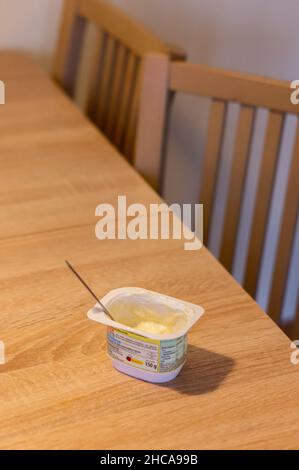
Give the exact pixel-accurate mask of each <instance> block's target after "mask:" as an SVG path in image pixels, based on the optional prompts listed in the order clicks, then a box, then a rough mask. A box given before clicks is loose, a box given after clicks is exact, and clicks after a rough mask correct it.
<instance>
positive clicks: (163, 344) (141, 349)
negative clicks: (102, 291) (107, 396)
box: [88, 287, 204, 382]
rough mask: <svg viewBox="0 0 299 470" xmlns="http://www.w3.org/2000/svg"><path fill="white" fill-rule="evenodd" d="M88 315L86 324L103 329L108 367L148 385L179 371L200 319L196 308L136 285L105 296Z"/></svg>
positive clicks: (170, 378)
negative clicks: (91, 322)
mask: <svg viewBox="0 0 299 470" xmlns="http://www.w3.org/2000/svg"><path fill="white" fill-rule="evenodd" d="M101 302H102V303H103V304H104V305H105V306H106V307H107V308H108V310H109V312H110V313H111V315H112V317H113V320H111V319H110V318H109V317H108V316H107V315H106V314H105V313H104V311H103V310H102V309H101V307H100V306H99V304H97V305H96V306H95V307H94V308H93V309H92V310H90V311H89V312H88V317H89V318H90V319H91V320H94V321H96V322H99V323H102V324H104V325H106V326H107V352H108V355H109V357H110V358H111V360H112V363H113V366H114V367H115V368H116V369H117V370H119V371H120V372H123V373H125V374H128V375H131V376H133V377H136V378H138V379H142V380H146V381H149V382H167V381H169V380H172V379H173V378H175V377H176V376H177V375H178V373H179V372H180V370H181V369H182V367H183V365H184V363H185V359H186V354H187V333H188V330H189V329H190V328H191V326H192V325H193V324H194V323H195V322H196V321H197V320H198V319H199V318H200V317H201V316H202V315H203V313H204V310H203V309H202V307H200V306H198V305H194V304H191V303H188V302H184V301H182V300H179V299H175V298H173V297H169V296H166V295H163V294H159V293H157V292H152V291H148V290H145V289H141V288H138V287H126V288H121V289H115V290H113V291H111V292H109V293H108V294H107V295H106V296H105V297H103V299H101Z"/></svg>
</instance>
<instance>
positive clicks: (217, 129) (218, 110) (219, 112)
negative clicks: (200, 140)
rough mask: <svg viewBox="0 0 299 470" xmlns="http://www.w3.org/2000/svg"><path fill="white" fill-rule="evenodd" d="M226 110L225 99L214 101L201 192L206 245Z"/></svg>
mask: <svg viewBox="0 0 299 470" xmlns="http://www.w3.org/2000/svg"><path fill="white" fill-rule="evenodd" d="M226 111H227V103H226V102H225V101H221V100H218V99H214V100H213V101H212V105H211V111H210V120H209V130H208V137H207V144H206V150H205V155H204V160H203V171H202V183H201V184H202V188H201V192H200V203H201V204H203V214H204V216H203V239H204V243H205V244H206V245H207V243H208V236H209V230H210V224H211V218H212V206H213V196H214V193H215V187H216V179H217V173H218V166H219V161H220V153H221V145H222V140H223V132H224V123H225V116H226Z"/></svg>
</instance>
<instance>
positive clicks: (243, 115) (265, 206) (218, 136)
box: [136, 54, 299, 339]
mask: <svg viewBox="0 0 299 470" xmlns="http://www.w3.org/2000/svg"><path fill="white" fill-rule="evenodd" d="M177 92H183V93H189V94H190V93H191V94H195V95H199V96H203V97H208V98H210V99H211V108H210V118H209V128H208V135H207V141H206V148H205V155H204V160H203V171H202V175H201V180H202V184H201V193H200V198H199V199H200V202H201V203H203V204H204V227H203V233H204V242H205V243H207V242H208V239H209V235H210V228H211V219H212V213H213V201H214V194H215V188H216V182H217V178H218V176H219V163H220V158H221V148H222V144H223V135H224V128H225V118H226V111H227V106H228V103H230V102H237V103H239V104H240V111H239V116H238V123H237V128H236V134H235V142H234V150H233V160H232V167H231V173H230V181H229V193H228V197H227V201H226V213H225V219H224V228H223V233H222V239H221V249H220V260H221V262H222V263H223V265H224V266H225V267H226V268H227V269H228V270H229V271H231V270H232V265H233V260H234V254H235V248H236V241H237V233H238V227H239V222H240V216H241V207H242V197H243V193H244V187H245V181H246V169H247V164H248V161H249V154H250V145H251V142H252V135H253V125H254V121H255V113H256V110H257V109H258V108H260V107H262V108H267V109H268V110H269V115H268V121H267V127H266V133H265V138H264V144H263V153H262V158H261V166H260V171H259V176H258V184H257V191H256V194H255V203H254V213H253V223H252V226H251V228H250V239H249V248H248V256H247V263H246V269H245V280H244V287H245V289H246V290H247V291H248V292H249V293H250V294H251V295H252V296H253V297H255V296H256V291H257V285H258V279H259V273H260V268H261V260H262V255H263V251H264V243H265V234H266V229H267V225H268V219H269V212H270V204H271V199H272V192H273V187H274V180H275V176H276V170H277V162H278V155H279V150H280V143H281V138H282V134H283V129H284V120H285V116H286V115H287V114H289V113H291V114H295V115H297V116H298V114H299V105H298V106H295V105H293V104H292V103H291V101H290V93H291V89H290V84H289V83H288V82H284V81H278V80H272V79H269V78H261V77H257V76H252V75H247V74H242V73H236V72H229V71H225V70H221V69H216V68H211V67H207V66H202V65H196V64H191V63H187V62H185V63H180V62H177V61H174V62H170V61H169V60H168V58H167V57H166V56H164V55H163V54H155V55H151V56H149V57H148V58H147V59H146V63H145V66H144V82H143V86H142V92H141V101H140V115H139V124H138V135H137V143H136V166H137V168H138V169H139V171H141V173H142V172H143V173H144V174H146V175H148V174H149V175H150V178H151V179H152V180H155V181H156V183H157V184H158V181H159V178H160V174H161V162H162V157H161V156H162V153H163V145H164V142H165V140H164V137H165V136H164V131H165V129H166V125H167V117H168V102H169V97H171V96H172V95H173V94H174V93H177ZM297 120H298V117H297ZM297 125H298V122H297ZM298 203H299V127H297V130H296V138H295V142H294V148H293V154H292V161H291V168H290V171H289V175H288V183H287V192H286V196H285V200H284V210H283V216H282V221H281V226H280V234H279V241H278V245H277V246H278V248H277V252H276V259H275V266H274V271H273V278H272V287H271V293H270V300H269V308H268V311H269V314H270V315H271V316H272V318H273V319H274V320H275V321H276V322H279V319H280V315H281V311H282V303H283V299H284V293H285V287H286V282H287V276H288V270H289V265H290V259H291V253H292V247H293V243H294V236H295V229H296V220H297V215H298ZM296 335H297V339H299V301H298V312H297V319H296V322H295V323H294V325H293V330H292V332H291V336H293V337H294V338H295V337H296Z"/></svg>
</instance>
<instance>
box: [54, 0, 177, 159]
mask: <svg viewBox="0 0 299 470" xmlns="http://www.w3.org/2000/svg"><path fill="white" fill-rule="evenodd" d="M91 33H92V34H91ZM149 52H162V53H165V54H167V55H169V57H171V58H176V59H180V58H183V57H184V54H183V53H182V52H181V51H179V50H178V49H176V48H174V47H172V46H169V45H167V44H165V43H164V42H163V41H162V40H160V39H159V38H158V37H156V36H155V35H154V34H152V33H151V32H149V31H148V30H147V29H146V28H145V27H144V26H142V25H141V24H139V23H138V22H137V21H135V20H133V19H132V18H130V17H129V16H127V15H126V14H125V13H124V12H123V11H122V10H120V9H118V8H117V7H115V6H113V5H111V4H109V3H106V2H103V1H101V0H65V5H64V13H63V17H62V22H61V28H60V34H59V39H58V44H57V49H56V55H55V59H54V69H53V76H54V78H55V79H56V81H57V82H58V83H60V84H61V85H62V87H63V88H64V89H65V91H66V92H67V93H68V94H69V95H70V96H72V97H74V99H75V100H76V101H77V102H78V103H79V104H80V106H81V107H82V109H83V110H84V112H86V113H87V114H88V115H89V116H90V117H91V119H92V120H93V121H94V122H95V123H96V124H97V125H98V127H99V128H100V129H101V131H103V132H104V134H105V135H106V136H107V137H108V138H109V139H110V140H111V142H112V143H113V144H114V145H115V146H116V147H117V148H118V149H119V150H120V151H121V152H122V153H123V154H124V155H125V156H126V158H127V159H128V160H129V161H131V162H133V160H134V147H135V136H136V125H137V111H138V107H139V106H138V100H139V94H140V82H141V79H140V77H141V72H142V63H143V59H144V57H145V56H146V54H148V53H149Z"/></svg>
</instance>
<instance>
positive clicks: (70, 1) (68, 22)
mask: <svg viewBox="0 0 299 470" xmlns="http://www.w3.org/2000/svg"><path fill="white" fill-rule="evenodd" d="M79 7H80V0H65V2H64V7H63V15H62V21H61V25H60V29H59V36H58V44H59V47H58V48H57V50H56V53H55V57H54V63H53V77H54V78H55V79H56V80H57V81H58V82H60V83H64V80H65V71H66V67H67V62H68V54H69V50H70V47H71V43H72V31H73V28H74V21H76V16H77V15H78V13H79Z"/></svg>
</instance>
